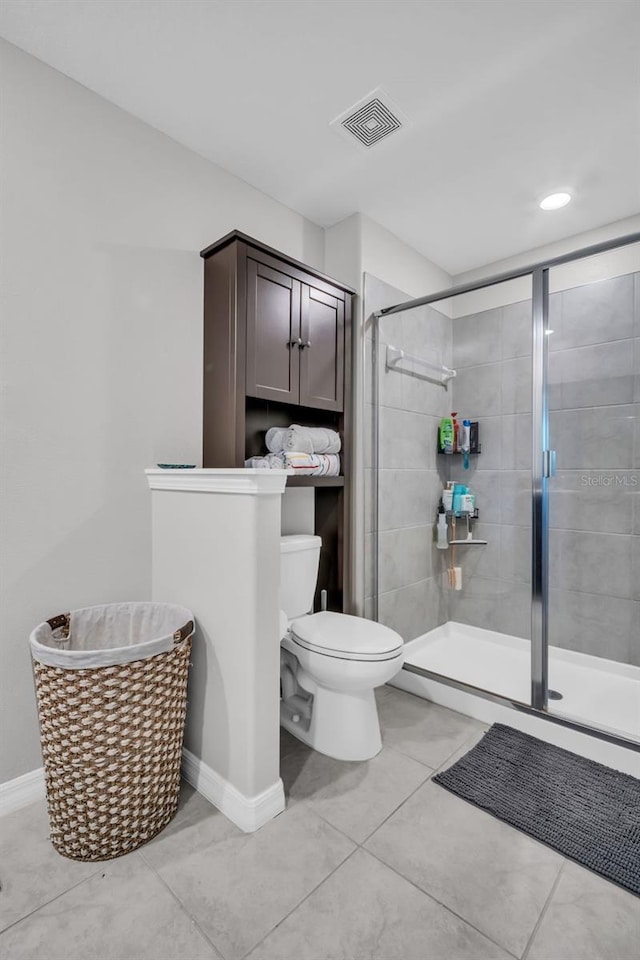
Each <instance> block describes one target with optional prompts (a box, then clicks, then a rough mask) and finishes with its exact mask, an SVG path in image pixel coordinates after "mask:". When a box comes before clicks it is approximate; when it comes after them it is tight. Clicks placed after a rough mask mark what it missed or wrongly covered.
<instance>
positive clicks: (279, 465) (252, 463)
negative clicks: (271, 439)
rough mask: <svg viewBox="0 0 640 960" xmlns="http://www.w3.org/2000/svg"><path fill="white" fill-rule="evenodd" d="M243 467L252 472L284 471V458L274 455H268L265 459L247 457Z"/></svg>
mask: <svg viewBox="0 0 640 960" xmlns="http://www.w3.org/2000/svg"><path fill="white" fill-rule="evenodd" d="M244 465H245V467H249V468H251V469H252V470H284V458H283V457H282V455H279V454H276V453H268V454H267V456H266V457H249V459H248V460H245V462H244Z"/></svg>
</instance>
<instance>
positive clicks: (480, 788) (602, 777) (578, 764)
mask: <svg viewBox="0 0 640 960" xmlns="http://www.w3.org/2000/svg"><path fill="white" fill-rule="evenodd" d="M433 779H434V782H435V783H439V784H440V785H441V786H442V787H446V789H447V790H450V791H451V793H455V794H456V795H457V796H458V797H462V799H463V800H468V801H469V802H470V803H474V804H475V805H476V806H477V807H480V808H481V809H482V810H486V811H487V812H488V813H491V814H493V816H494V817H498V818H499V819H500V820H504V821H505V822H506V823H510V824H511V825H512V826H514V827H517V828H518V829H519V830H522V831H523V832H524V833H528V834H529V836H530V837H534V839H536V840H540V841H541V842H542V843H546V844H547V845H548V846H550V847H553V849H554V850H557V851H558V853H561V854H562V855H563V856H565V857H570V858H571V859H572V860H575V861H577V863H581V864H582V865H583V866H585V867H588V868H589V869H590V870H594V871H595V872H596V873H599V874H601V875H602V876H603V877H606V878H607V879H608V880H612V881H613V882H614V883H617V884H619V885H620V886H621V887H626V889H627V890H631V891H632V892H633V893H636V894H639V895H640V780H636V779H635V777H631V776H629V775H628V774H626V773H619V772H618V771H617V770H612V769H611V768H610V767H604V766H602V764H600V763H595V762H594V761H593V760H587V759H585V758H584V757H579V756H578V755H577V754H575V753H570V752H569V751H568V750H562V749H560V747H554V746H553V745H552V744H550V743H545V742H544V741H543V740H538V739H537V738H536V737H530V736H529V735H528V734H526V733H521V732H520V731H519V730H514V729H513V728H512V727H507V726H505V725H504V724H502V723H496V724H494V725H493V726H492V727H491V729H490V730H489V731H488V732H487V733H486V734H485V736H484V737H483V738H482V740H481V741H480V742H479V743H478V744H477V745H476V746H475V747H473V748H472V749H471V750H470V751H469V753H467V754H465V756H464V757H462V759H461V760H458V762H457V763H454V765H453V766H452V767H449V769H448V770H443V771H442V773H439V774H437V776H435V777H434V778H433Z"/></svg>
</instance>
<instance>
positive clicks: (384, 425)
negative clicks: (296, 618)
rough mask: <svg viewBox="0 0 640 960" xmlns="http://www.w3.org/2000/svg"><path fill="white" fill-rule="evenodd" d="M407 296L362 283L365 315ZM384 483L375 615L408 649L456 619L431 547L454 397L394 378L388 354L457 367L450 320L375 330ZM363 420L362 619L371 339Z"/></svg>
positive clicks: (429, 314) (426, 316)
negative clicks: (391, 350) (444, 434)
mask: <svg viewBox="0 0 640 960" xmlns="http://www.w3.org/2000/svg"><path fill="white" fill-rule="evenodd" d="M407 299H409V298H408V295H407V294H406V293H403V292H402V291H401V290H397V289H395V288H393V287H391V286H389V285H388V284H386V283H383V282H382V281H380V280H377V279H376V278H375V277H371V276H368V275H366V276H365V287H364V304H365V316H367V317H369V316H370V315H371V314H372V313H373V312H374V311H375V310H379V309H382V308H383V307H385V306H389V305H390V304H393V303H398V302H400V301H402V300H407ZM378 333H379V336H378V341H377V346H378V356H377V363H378V381H379V382H378V399H379V418H380V432H379V442H380V447H379V468H380V469H379V476H378V484H379V486H378V497H379V511H378V518H377V519H378V530H379V534H378V544H379V546H378V550H379V554H378V559H379V568H378V577H379V582H378V615H379V619H380V621H381V622H382V623H385V624H386V625H388V626H390V627H392V628H393V629H394V630H397V631H398V632H399V633H400V634H401V635H402V636H403V637H404V639H405V640H411V639H413V638H414V637H417V636H420V634H422V633H425V632H426V631H427V630H431V629H433V628H434V627H437V626H439V625H440V624H441V623H445V622H446V621H447V620H448V619H449V609H448V604H449V600H448V593H447V591H446V588H445V586H444V580H443V574H444V566H445V562H444V558H443V553H442V551H439V550H437V549H436V547H435V545H434V519H435V515H436V511H437V506H438V501H439V499H440V496H441V492H442V485H443V477H444V474H442V473H439V472H438V471H439V468H440V469H442V464H439V463H438V461H439V460H440V459H441V458H438V457H437V455H436V431H437V428H438V424H439V422H440V418H441V417H443V416H445V415H446V414H447V413H449V412H450V409H451V406H450V405H451V388H450V387H449V388H448V389H447V388H445V387H443V386H441V385H439V384H436V383H432V382H430V381H428V380H425V379H424V378H423V377H421V376H419V375H412V374H410V373H405V372H401V371H398V370H387V367H386V347H387V346H388V345H392V346H395V347H398V348H400V349H403V350H406V351H407V353H412V354H417V355H419V356H424V357H425V358H426V359H431V360H434V361H437V362H440V363H444V364H445V365H447V366H451V362H452V353H451V336H452V331H451V320H450V318H449V317H447V316H445V315H444V314H442V313H440V312H439V311H437V310H435V309H433V308H430V307H423V308H421V309H419V310H412V311H409V312H407V313H403V314H397V315H394V316H392V317H389V318H387V319H382V320H381V321H380V322H379V327H378ZM365 349H366V357H365V367H366V371H367V374H368V376H367V377H366V380H365V391H366V395H365V414H366V424H367V434H368V437H367V439H368V441H369V442H368V444H367V450H366V453H365V457H366V463H365V510H366V521H365V529H366V533H367V536H366V543H365V614H367V615H370V614H371V610H372V602H371V599H372V597H373V594H374V590H375V584H374V550H375V540H374V536H373V530H374V529H375V526H376V522H375V521H376V518H375V517H374V515H373V510H374V497H373V495H372V492H373V480H374V477H373V459H372V457H373V448H374V444H373V429H374V416H373V412H374V408H373V401H374V399H375V398H374V396H373V378H372V377H371V372H372V368H373V342H372V337H371V325H369V327H368V336H367V340H366V345H365Z"/></svg>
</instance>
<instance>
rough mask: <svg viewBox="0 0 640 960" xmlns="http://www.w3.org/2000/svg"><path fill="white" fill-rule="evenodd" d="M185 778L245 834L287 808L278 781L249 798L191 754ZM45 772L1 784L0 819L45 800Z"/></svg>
mask: <svg viewBox="0 0 640 960" xmlns="http://www.w3.org/2000/svg"><path fill="white" fill-rule="evenodd" d="M182 775H183V777H184V779H185V780H186V781H187V782H188V783H190V784H191V786H192V787H195V789H196V790H197V791H198V793H201V794H202V796H203V797H205V798H206V799H207V800H209V802H210V803H212V804H213V805H214V806H215V807H217V808H218V810H220V812H221V813H223V814H224V815H225V817H228V818H229V820H231V821H232V822H233V823H235V824H236V826H238V827H240V829H241V830H244V832H245V833H253V832H254V830H258V829H259V828H260V827H261V826H263V824H265V823H268V822H269V820H273V818H274V817H277V816H278V814H279V813H282V811H283V810H284V808H285V802H284V787H283V785H282V780H280V778H278V780H277V781H276V782H275V783H274V784H273V786H271V787H269V788H268V789H267V790H264V791H263V792H262V793H259V794H258V795H257V796H255V797H247V796H245V795H244V794H243V793H240V791H239V790H238V789H237V788H236V787H234V786H233V785H232V784H231V783H229V782H228V780H225V779H224V777H221V776H220V775H219V774H218V773H216V772H215V770H212V769H211V767H208V766H207V765H206V764H205V763H203V762H202V761H201V760H198V758H197V757H195V756H194V755H193V754H192V753H190V751H189V750H184V751H183V754H182ZM44 796H45V788H44V768H43V767H39V768H38V769H37V770H32V771H31V772H30V773H25V774H24V775H23V776H21V777H16V778H15V780H8V781H7V782H6V783H0V816H4V814H6V813H12V812H13V811H14V810H19V809H20V808H21V807H26V806H28V805H29V804H30V803H35V802H36V801H37V800H41V799H44Z"/></svg>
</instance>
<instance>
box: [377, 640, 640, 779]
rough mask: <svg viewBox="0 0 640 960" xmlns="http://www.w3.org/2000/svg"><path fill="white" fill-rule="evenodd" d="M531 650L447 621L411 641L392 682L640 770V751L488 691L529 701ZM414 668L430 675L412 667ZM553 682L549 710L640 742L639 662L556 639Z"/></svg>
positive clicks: (631, 770)
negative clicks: (519, 707) (565, 647)
mask: <svg viewBox="0 0 640 960" xmlns="http://www.w3.org/2000/svg"><path fill="white" fill-rule="evenodd" d="M530 651H531V645H530V643H529V641H528V640H523V639H522V638H520V637H512V636H508V635H506V634H503V633H496V632H494V631H492V630H483V629H481V628H479V627H473V626H470V625H468V624H463V623H456V622H454V621H449V622H448V623H445V624H443V625H442V626H440V627H437V628H436V629H435V630H431V631H429V633H425V634H423V635H422V636H420V637H417V638H416V639H415V640H410V641H409V642H407V643H406V644H405V669H404V670H402V671H401V672H400V673H399V674H398V675H397V676H396V677H395V678H394V679H393V680H392V681H391V683H392V685H393V686H397V687H400V688H401V689H404V690H408V691H409V692H410V693H415V694H417V695H418V696H422V697H425V698H426V699H429V700H433V701H434V702H436V703H440V704H442V705H443V706H448V707H450V708H451V709H453V710H458V711H459V712H461V713H466V714H468V715H469V716H473V717H476V718H477V719H479V720H482V721H484V722H485V723H492V722H496V721H499V722H502V723H508V724H511V726H513V727H517V728H518V729H521V730H524V731H525V732H527V733H531V734H532V735H533V736H538V737H540V738H541V739H543V740H548V741H549V742H552V743H556V744H557V745H558V746H562V747H565V748H566V749H568V750H574V751H575V752H576V753H580V754H582V755H584V756H589V757H591V758H592V759H594V760H598V761H599V762H600V763H605V764H608V765H609V766H613V767H616V768H617V769H621V770H622V769H624V770H626V772H628V773H633V774H634V775H635V776H638V775H640V754H638V753H636V752H634V751H632V750H629V749H628V748H626V747H624V746H619V745H617V744H612V743H608V742H606V741H605V740H600V739H596V738H595V737H593V736H589V735H587V734H585V733H582V732H580V731H576V730H573V729H570V728H568V727H564V726H561V725H559V724H555V723H550V722H549V721H548V720H547V719H546V718H545V717H541V716H539V715H535V714H531V713H527V712H524V711H518V710H514V709H512V707H511V706H510V705H509V703H504V704H502V703H500V702H496V701H495V700H491V699H487V698H486V696H485V694H487V693H488V694H491V695H493V696H494V697H500V698H503V699H504V700H505V701H509V702H510V703H513V704H514V705H516V706H517V705H528V704H530V702H531V701H530V690H531V681H530V676H531V673H530V670H531V667H530ZM412 668H417V669H420V670H426V671H429V674H430V675H431V676H429V677H426V676H423V675H419V674H417V673H414V672H411V669H412ZM434 674H435V675H437V677H434V676H433V675H434ZM438 677H441V678H442V680H438ZM447 680H449V681H453V682H454V683H456V684H464V685H465V686H467V687H469V688H475V689H476V690H477V693H474V691H473V689H470V690H461V689H460V688H459V687H454V686H451V685H449V684H448V683H447ZM549 686H550V687H551V688H552V689H553V690H554V691H555V692H557V693H559V694H560V695H561V699H554V700H550V701H549V708H548V712H549V714H550V715H551V716H553V717H558V718H564V719H565V720H567V721H571V722H574V723H579V724H584V725H585V726H588V727H595V728H597V729H599V730H602V731H605V732H606V733H610V734H613V735H615V736H621V737H623V738H625V739H626V740H632V741H636V742H638V743H640V667H635V666H630V665H628V664H622V663H617V662H616V661H613V660H605V659H603V658H600V657H594V656H590V655H588V654H584V653H578V652H576V651H573V650H563V649H561V648H559V647H553V646H551V647H549Z"/></svg>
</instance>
